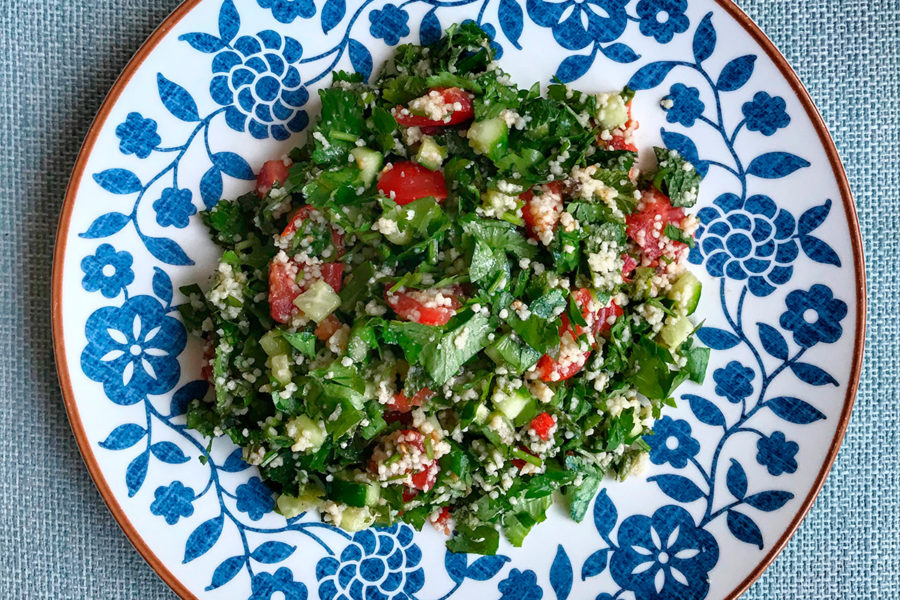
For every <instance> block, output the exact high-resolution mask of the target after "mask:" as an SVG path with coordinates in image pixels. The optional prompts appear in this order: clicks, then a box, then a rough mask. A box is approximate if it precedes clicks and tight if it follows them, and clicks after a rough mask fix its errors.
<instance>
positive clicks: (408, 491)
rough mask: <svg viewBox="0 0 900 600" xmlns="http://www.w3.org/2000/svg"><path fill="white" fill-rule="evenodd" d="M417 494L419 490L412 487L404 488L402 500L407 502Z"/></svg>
mask: <svg viewBox="0 0 900 600" xmlns="http://www.w3.org/2000/svg"><path fill="white" fill-rule="evenodd" d="M418 495H419V490H417V489H414V488H405V489H404V490H403V502H409V501H410V500H412V499H413V498H415V497H416V496H418Z"/></svg>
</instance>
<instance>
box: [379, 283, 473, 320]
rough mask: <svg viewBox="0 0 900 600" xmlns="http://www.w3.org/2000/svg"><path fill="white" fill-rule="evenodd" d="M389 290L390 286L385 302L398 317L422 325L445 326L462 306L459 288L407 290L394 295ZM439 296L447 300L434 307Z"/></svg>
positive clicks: (385, 291)
mask: <svg viewBox="0 0 900 600" xmlns="http://www.w3.org/2000/svg"><path fill="white" fill-rule="evenodd" d="M388 290H390V286H386V287H385V289H384V300H385V302H387V303H388V306H390V307H391V308H392V309H393V310H394V312H395V313H397V316H398V317H400V318H401V319H405V320H406V321H414V322H416V323H421V324H422V325H445V324H446V323H447V321H449V320H450V319H452V318H453V316H454V315H455V314H456V311H457V310H459V308H460V307H461V306H462V302H460V300H459V298H458V296H460V295H461V293H462V290H461V288H460V287H459V286H450V287H446V288H440V289H434V290H405V291H402V292H401V291H397V292H394V293H393V294H390V293H388ZM438 294H440V295H441V296H442V297H443V298H445V300H441V303H440V304H439V305H432V304H435V298H436V297H437V295H438Z"/></svg>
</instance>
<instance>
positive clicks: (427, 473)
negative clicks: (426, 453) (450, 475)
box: [412, 460, 441, 492]
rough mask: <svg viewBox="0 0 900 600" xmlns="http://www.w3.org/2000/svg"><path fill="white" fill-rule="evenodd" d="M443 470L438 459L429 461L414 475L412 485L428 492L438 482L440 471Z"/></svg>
mask: <svg viewBox="0 0 900 600" xmlns="http://www.w3.org/2000/svg"><path fill="white" fill-rule="evenodd" d="M440 470H441V467H440V465H438V462H437V461H436V460H433V461H431V462H430V463H428V464H427V465H426V466H425V468H424V469H422V470H421V471H419V472H418V473H414V474H413V476H412V487H413V488H414V489H417V490H421V491H423V492H427V491H428V490H430V489H431V488H433V487H434V484H435V483H436V482H437V475H438V471H440Z"/></svg>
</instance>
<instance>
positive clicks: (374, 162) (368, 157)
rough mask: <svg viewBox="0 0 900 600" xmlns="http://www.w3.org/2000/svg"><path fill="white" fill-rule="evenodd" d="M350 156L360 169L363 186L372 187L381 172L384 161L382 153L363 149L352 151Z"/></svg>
mask: <svg viewBox="0 0 900 600" xmlns="http://www.w3.org/2000/svg"><path fill="white" fill-rule="evenodd" d="M350 155H351V156H352V157H353V159H354V160H355V161H356V166H357V167H359V178H360V179H361V180H362V182H363V184H365V185H366V186H367V187H368V186H370V185H372V183H373V182H374V181H375V177H377V176H378V172H379V171H380V170H381V163H382V161H383V157H382V156H381V152H377V151H376V150H372V149H370V148H365V147H361V148H354V149H353V150H351V151H350Z"/></svg>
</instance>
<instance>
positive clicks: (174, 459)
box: [150, 442, 190, 465]
mask: <svg viewBox="0 0 900 600" xmlns="http://www.w3.org/2000/svg"><path fill="white" fill-rule="evenodd" d="M150 452H152V453H153V456H155V457H156V458H157V459H158V460H161V461H162V462H164V463H169V464H170V465H180V464H183V463H186V462H187V461H189V460H190V459H189V458H188V457H187V456H185V455H184V452H182V451H181V448H179V447H178V446H176V445H175V444H173V443H172V442H157V443H155V444H153V445H152V446H150Z"/></svg>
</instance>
